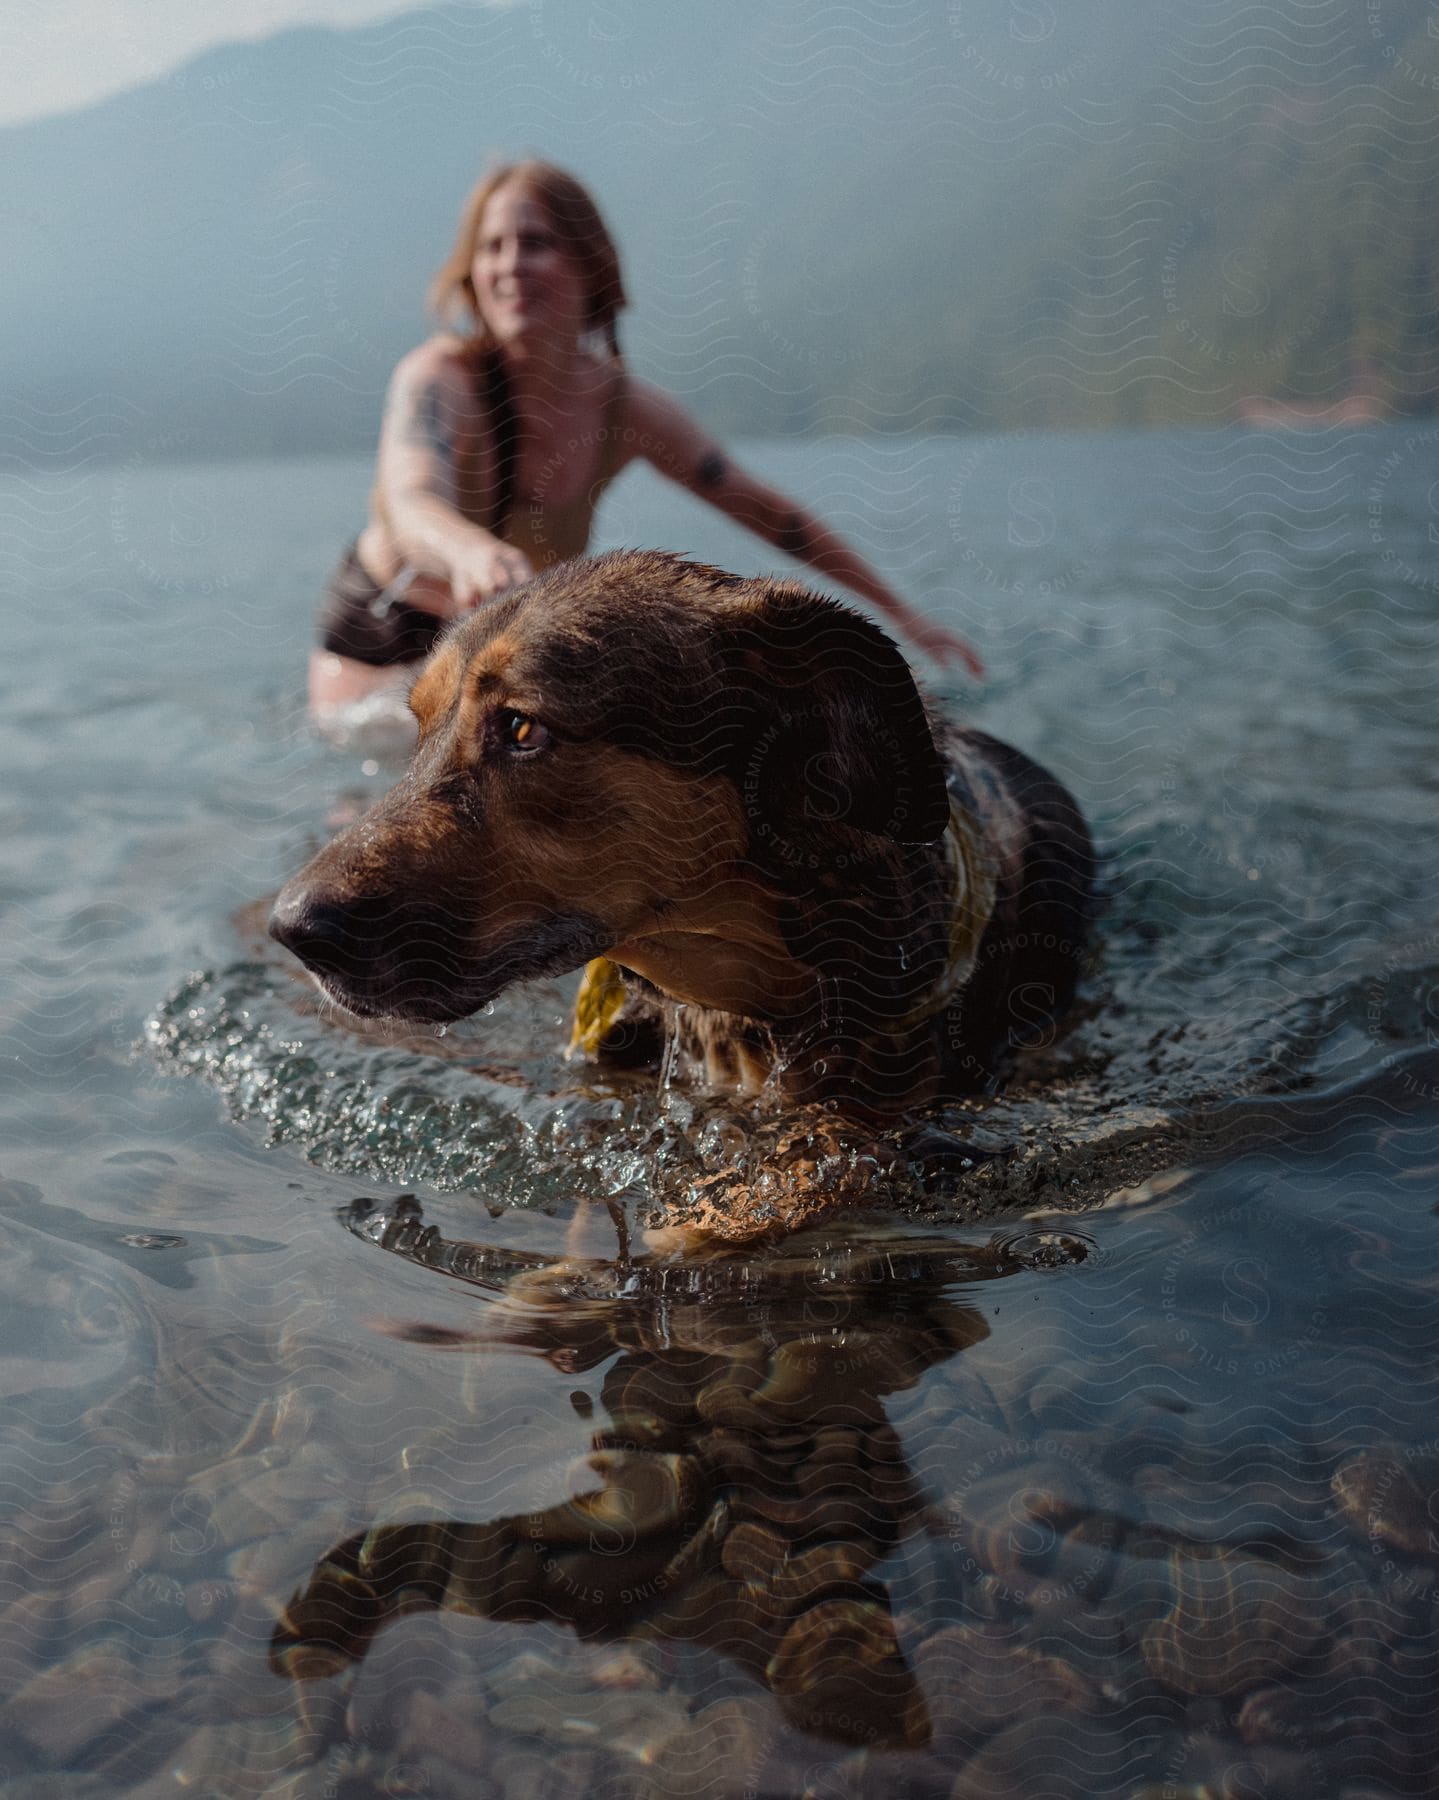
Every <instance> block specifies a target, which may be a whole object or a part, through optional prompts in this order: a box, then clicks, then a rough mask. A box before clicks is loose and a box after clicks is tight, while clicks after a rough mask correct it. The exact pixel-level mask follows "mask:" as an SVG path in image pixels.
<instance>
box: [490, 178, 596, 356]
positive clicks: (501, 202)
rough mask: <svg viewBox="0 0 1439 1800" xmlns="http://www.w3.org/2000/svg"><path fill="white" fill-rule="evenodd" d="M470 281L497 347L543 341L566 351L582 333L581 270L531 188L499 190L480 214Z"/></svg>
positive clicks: (582, 287)
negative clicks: (528, 340)
mask: <svg viewBox="0 0 1439 1800" xmlns="http://www.w3.org/2000/svg"><path fill="white" fill-rule="evenodd" d="M470 278H471V280H472V281H473V282H474V284H475V301H476V304H477V305H478V307H479V312H480V319H481V321H482V322H483V324H484V325H485V326H486V328H487V329H488V331H489V334H490V336H491V337H492V338H493V339H494V340H495V342H496V343H499V344H518V343H520V342H521V341H523V340H524V339H526V338H542V339H546V340H550V341H553V342H556V343H559V344H563V345H565V346H566V347H568V346H570V345H573V344H574V343H575V341H576V340H577V339H578V338H579V336H580V334H581V333H582V332H583V330H584V328H585V302H586V299H587V296H586V294H585V289H584V283H583V280H582V278H581V274H580V270H579V268H578V266H577V265H576V263H575V261H574V259H573V258H572V257H571V256H570V254H569V252H568V250H566V248H565V247H564V244H563V243H562V242H561V240H560V238H559V237H558V236H557V235H556V232H555V229H554V227H553V226H552V225H551V224H550V220H549V215H548V214H547V213H546V211H545V209H544V206H543V205H542V204H541V202H540V201H539V200H538V198H537V197H536V196H535V195H534V194H532V193H531V192H530V191H529V189H527V188H525V187H523V186H520V185H518V184H513V183H506V185H505V186H504V187H500V188H496V189H495V191H494V193H493V194H491V195H490V197H489V199H488V201H486V203H485V210H484V212H483V213H481V215H480V229H479V231H478V232H477V233H476V235H475V254H474V260H473V261H472V262H471V264H470Z"/></svg>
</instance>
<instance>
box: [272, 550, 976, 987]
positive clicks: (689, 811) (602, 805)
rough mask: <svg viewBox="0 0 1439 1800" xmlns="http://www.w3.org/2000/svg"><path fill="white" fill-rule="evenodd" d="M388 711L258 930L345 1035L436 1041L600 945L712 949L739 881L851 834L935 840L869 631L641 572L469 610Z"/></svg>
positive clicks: (808, 609) (820, 858) (775, 601)
mask: <svg viewBox="0 0 1439 1800" xmlns="http://www.w3.org/2000/svg"><path fill="white" fill-rule="evenodd" d="M410 704H411V708H412V710H413V711H414V713H415V716H416V718H417V720H418V721H419V727H420V741H419V746H418V748H417V750H416V752H415V757H414V760H413V763H412V764H411V767H410V769H409V772H408V773H407V774H406V776H405V777H404V779H403V780H402V781H401V782H400V783H399V784H398V785H397V786H396V787H395V788H393V789H392V790H391V792H390V793H389V794H387V795H386V796H385V798H384V799H383V800H381V801H380V802H379V804H378V805H377V806H375V807H374V808H373V809H372V810H371V811H370V812H369V813H367V814H366V815H365V817H364V818H363V819H361V820H360V821H359V822H358V823H357V824H355V825H353V826H351V827H350V828H349V829H348V830H347V831H345V832H343V833H342V834H341V835H340V836H339V837H337V838H336V839H335V841H334V842H333V843H332V844H330V845H329V846H328V848H326V849H325V850H323V851H321V852H320V854H319V855H318V856H317V857H315V859H314V860H313V861H312V862H311V863H310V864H309V865H308V867H307V868H305V869H304V870H303V871H302V872H301V873H300V874H299V875H297V876H296V877H295V878H294V880H293V881H291V882H290V883H289V885H288V886H287V887H286V888H285V890H284V892H283V893H282V894H281V895H280V897H279V899H278V901H277V902H276V905H275V910H274V914H273V916H272V918H271V923H270V929H271V932H272V934H273V935H274V936H275V937H276V938H278V939H279V941H280V942H281V943H283V944H285V945H287V946H288V947H289V948H290V949H291V950H293V951H294V952H295V954H296V955H297V956H299V957H300V959H301V960H302V961H303V962H304V963H305V964H306V965H307V966H308V967H309V968H310V969H311V970H313V971H314V973H315V974H316V975H318V976H319V977H320V979H321V982H322V984H323V986H324V987H325V988H326V990H327V991H328V992H329V993H330V994H331V995H332V996H333V997H334V998H335V999H337V1000H339V1001H341V1002H342V1003H343V1004H344V1005H345V1006H347V1007H349V1008H350V1009H351V1010H352V1011H355V1012H358V1013H364V1014H377V1013H393V1014H399V1015H402V1016H405V1017H409V1018H414V1019H423V1020H434V1021H440V1020H447V1019H455V1018H460V1017H463V1016H464V1015H465V1014H467V1013H471V1012H474V1011H476V1010H477V1009H478V1008H479V1007H481V1006H483V1005H484V1004H485V1002H486V1001H488V1000H489V999H491V998H492V997H493V996H494V995H495V994H497V993H499V992H500V990H501V989H502V988H505V987H507V986H508V985H509V984H510V983H511V982H514V981H519V980H523V979H525V978H527V977H531V976H537V975H554V974H560V973H563V972H565V971H567V970H570V969H574V968H577V967H579V965H580V964H581V963H583V962H585V961H586V960H587V959H589V958H590V957H592V956H597V955H600V954H601V953H602V952H605V951H609V950H613V949H615V948H616V947H617V946H623V945H626V944H632V943H634V942H636V941H639V940H644V939H649V938H655V939H658V938H661V937H667V938H675V937H677V936H678V937H685V938H686V939H687V938H688V936H689V935H697V936H698V937H700V938H706V937H708V938H710V939H713V940H714V941H716V942H720V941H722V940H723V939H724V937H725V916H726V909H727V908H730V909H733V908H734V907H735V906H736V905H739V902H737V901H736V899H735V896H736V895H737V894H742V893H743V892H744V891H745V889H744V883H745V882H748V883H750V884H751V887H752V888H753V889H754V891H756V892H757V891H759V890H760V889H761V888H763V889H764V890H765V891H766V892H770V893H773V891H774V889H775V886H776V884H779V885H781V886H782V885H783V882H784V878H785V871H786V869H793V870H796V871H798V870H801V869H803V870H809V871H813V870H814V869H816V868H823V867H825V866H827V862H828V861H829V860H835V861H842V860H843V859H844V852H845V849H846V846H853V845H854V844H856V843H859V842H861V841H863V840H864V839H866V838H871V839H872V838H873V836H874V835H876V834H877V835H879V836H881V837H887V838H892V839H898V840H900V841H902V842H909V841H914V842H930V841H933V840H934V839H935V838H937V837H939V836H940V835H941V834H942V833H943V831H944V828H945V824H946V821H947V818H948V802H947V797H946V793H945V786H944V775H943V770H942V767H941V764H940V760H939V756H938V753H937V751H936V749H935V745H934V741H933V738H932V736H931V733H930V729H929V725H928V722H927V720H926V717H925V712H924V707H923V704H922V702H921V700H920V698H919V695H918V693H917V691H916V689H915V685H914V681H913V679H912V677H911V675H910V673H909V670H908V668H907V666H906V664H905V662H904V659H903V658H902V657H901V656H900V654H899V651H898V650H897V649H896V647H895V645H894V644H893V643H892V642H891V640H890V639H889V638H888V637H886V636H885V634H884V633H883V632H882V631H880V630H879V629H878V627H877V626H875V625H873V624H871V623H870V622H869V621H868V620H867V619H865V618H863V617H862V616H861V615H859V614H858V613H855V612H853V611H851V610H849V609H848V608H846V607H843V606H840V605H837V604H836V603H835V602H833V601H830V600H825V599H821V598H819V597H818V596H816V595H813V594H810V593H808V592H806V591H805V590H804V589H802V588H800V587H797V586H793V585H790V584H781V583H775V582H766V581H743V580H740V579H739V578H738V577H736V576H732V575H727V574H724V573H722V572H721V571H719V570H716V569H710V568H705V567H702V566H700V565H697V564H693V563H687V562H683V561H681V560H680V559H678V558H676V557H671V556H666V555H661V554H659V553H658V552H621V553H616V554H613V555H610V556H604V557H599V558H595V559H593V560H591V559H584V560H580V561H576V562H571V563H565V564H561V565H560V566H559V567H557V568H555V569H553V570H551V571H549V572H548V573H547V574H545V575H542V576H540V577H539V578H538V579H536V580H534V581H532V582H530V583H528V584H527V585H526V586H525V587H523V588H521V589H519V590H517V591H516V592H514V593H513V594H511V595H508V596H506V597H505V598H503V599H501V600H499V601H496V602H493V603H491V604H489V605H487V606H486V607H484V608H483V609H482V610H481V611H480V612H478V613H477V614H475V615H474V616H473V617H471V618H470V619H468V620H466V621H465V622H464V623H463V624H461V625H459V626H458V627H456V628H455V629H454V630H453V631H451V632H450V633H449V634H448V635H447V636H446V638H445V639H444V641H443V642H442V643H441V644H440V645H439V647H438V648H437V649H436V650H435V652H434V654H433V655H432V656H431V657H430V659H429V661H428V662H427V663H426V665H425V666H424V668H423V670H422V671H421V673H420V675H419V677H418V679H417V680H416V682H415V685H414V688H413V690H412V693H411V697H410ZM739 910H740V911H743V906H742V905H739ZM621 960H624V959H623V958H621ZM661 985H663V982H662V983H661ZM681 997H690V998H693V997H696V996H695V995H693V994H685V995H682V996H681Z"/></svg>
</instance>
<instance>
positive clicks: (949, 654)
mask: <svg viewBox="0 0 1439 1800" xmlns="http://www.w3.org/2000/svg"><path fill="white" fill-rule="evenodd" d="M896 623H897V624H898V625H899V628H900V630H901V631H903V633H904V635H905V636H906V637H907V638H908V639H909V641H910V643H911V644H913V645H914V647H915V649H916V650H923V652H924V653H925V655H926V656H928V657H930V658H932V659H933V660H934V661H935V662H937V663H938V664H939V666H940V668H942V669H947V668H949V667H951V666H952V665H953V664H954V663H957V662H962V663H963V664H964V666H965V668H966V669H968V670H969V672H970V674H971V675H972V676H973V677H974V679H975V680H976V681H982V680H983V679H984V664H983V663H982V662H981V661H980V657H979V652H978V651H977V650H976V649H975V648H974V646H973V645H972V644H971V643H969V642H968V641H967V640H966V639H964V638H962V637H961V636H960V635H959V633H958V632H957V631H950V630H949V629H948V628H947V627H946V626H944V625H936V624H935V622H934V620H933V619H926V618H925V617H924V615H923V614H922V613H914V612H912V613H907V614H906V615H905V617H904V618H903V619H902V620H897V621H896Z"/></svg>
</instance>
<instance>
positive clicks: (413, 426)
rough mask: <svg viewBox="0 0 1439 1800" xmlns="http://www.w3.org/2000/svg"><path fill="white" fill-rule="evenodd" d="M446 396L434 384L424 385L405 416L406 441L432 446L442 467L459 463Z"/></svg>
mask: <svg viewBox="0 0 1439 1800" xmlns="http://www.w3.org/2000/svg"><path fill="white" fill-rule="evenodd" d="M446 410H447V409H446V406H445V400H444V396H443V395H442V394H441V393H440V391H439V390H438V388H436V387H434V386H433V385H431V386H428V387H424V388H421V390H420V392H419V393H418V394H417V395H416V396H415V398H414V400H413V402H412V403H411V404H410V405H408V406H406V407H405V409H404V412H403V415H402V419H401V426H402V429H403V431H404V435H405V442H406V443H407V444H413V445H414V446H415V448H416V449H419V450H428V451H430V453H431V454H432V455H433V456H434V458H435V460H436V461H437V462H438V463H439V465H440V467H441V468H442V469H445V470H446V471H449V470H452V469H453V468H454V464H455V439H454V434H453V432H452V431H451V430H450V423H449V420H448V418H447V417H446Z"/></svg>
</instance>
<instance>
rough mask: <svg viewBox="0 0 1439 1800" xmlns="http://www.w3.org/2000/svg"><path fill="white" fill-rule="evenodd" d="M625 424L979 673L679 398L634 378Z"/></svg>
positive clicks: (755, 521)
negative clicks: (738, 459)
mask: <svg viewBox="0 0 1439 1800" xmlns="http://www.w3.org/2000/svg"><path fill="white" fill-rule="evenodd" d="M629 423H630V424H631V425H632V426H633V427H634V430H635V433H636V442H637V444H638V446H639V454H641V455H643V456H644V457H645V458H646V459H647V460H648V461H649V462H650V463H652V464H653V465H654V467H655V468H656V469H658V470H659V472H660V474H662V475H666V476H668V477H669V479H670V480H671V481H676V482H678V483H679V484H680V486H681V487H686V488H688V489H689V490H690V492H691V493H692V494H696V495H698V496H699V498H700V499H701V500H707V501H708V502H709V504H710V505H711V506H713V507H716V508H717V509H718V510H719V511H720V512H722V513H725V514H726V515H727V516H728V517H729V518H731V519H734V520H735V521H736V522H737V523H739V524H741V525H743V526H745V527H746V528H747V529H748V530H750V531H752V532H753V533H754V534H755V536H756V537H759V538H763V539H764V541H765V542H766V543H767V544H773V545H774V547H775V548H776V549H777V550H782V551H783V552H784V553H785V555H786V556H793V557H794V558H795V559H796V560H797V561H799V562H803V563H808V565H809V566H810V568H812V569H817V570H818V571H819V573H820V574H821V575H827V576H829V577H830V579H831V580H833V581H839V582H843V584H844V585H845V586H846V587H847V588H851V589H852V590H853V591H854V592H855V593H856V594H862V595H863V596H864V598H865V599H866V600H872V601H873V602H874V604H875V605H876V606H877V607H878V608H879V610H880V611H881V612H882V613H884V615H885V616H886V617H887V618H888V619H889V620H890V621H891V623H892V624H893V625H894V626H895V628H896V629H897V630H898V631H900V632H901V633H903V635H904V636H905V637H906V638H908V640H909V641H910V643H911V644H913V645H914V646H915V648H916V649H919V650H923V651H925V652H926V654H927V655H929V656H932V657H933V658H934V660H935V661H936V662H937V663H939V664H940V665H941V667H943V666H946V665H948V664H950V663H953V662H956V661H958V662H963V664H964V665H965V667H966V668H967V669H968V670H969V672H970V674H971V675H974V676H980V675H983V673H984V664H983V663H982V662H981V661H980V659H979V656H978V655H977V653H976V652H975V650H974V649H973V647H972V646H971V645H970V644H968V643H966V641H965V640H964V639H963V638H962V637H960V636H959V635H958V634H957V633H956V632H953V631H949V630H947V629H946V627H944V626H943V625H937V624H935V623H934V622H933V621H932V620H930V619H927V618H925V616H924V614H923V613H920V612H917V611H916V610H915V609H914V608H913V607H912V606H910V605H909V604H908V602H907V601H905V600H903V599H901V598H900V596H899V595H898V594H896V593H895V591H894V589H893V588H891V587H890V586H889V585H888V584H887V583H886V582H884V581H883V580H882V579H881V578H880V576H879V574H878V572H877V571H876V570H875V569H873V568H871V566H870V565H869V564H868V563H867V562H866V561H865V560H864V558H863V557H862V556H860V554H859V553H858V551H856V550H854V549H853V548H852V547H851V546H850V545H849V544H847V543H846V542H845V540H844V539H843V538H842V537H840V536H839V534H838V533H837V532H835V531H832V530H831V529H830V528H829V527H828V526H827V525H826V524H824V522H823V521H822V520H820V519H818V518H816V517H815V515H814V514H813V513H812V512H810V511H808V510H807V509H806V508H805V507H802V506H800V505H799V504H798V503H797V502H796V501H794V500H792V499H790V497H789V496H788V495H787V494H783V493H781V492H780V491H779V489H778V488H773V487H770V486H769V484H768V483H767V482H763V481H760V480H759V479H758V477H757V476H754V475H751V474H750V473H749V471H748V470H746V469H742V468H741V467H740V466H739V465H738V464H737V463H734V462H731V461H730V459H729V458H728V457H727V456H726V455H725V453H724V451H723V450H722V449H721V448H720V446H719V445H718V444H717V443H716V442H715V440H714V439H713V438H712V437H710V435H709V434H708V432H705V431H702V430H701V429H700V427H699V426H698V425H697V424H696V423H695V422H694V420H693V419H692V418H691V417H690V416H689V414H688V413H687V412H686V411H685V409H684V408H683V407H682V406H681V405H680V404H679V402H678V401H677V400H674V399H672V398H671V397H670V396H669V395H668V394H666V393H663V392H661V390H660V389H659V388H655V387H651V386H650V385H649V383H648V382H642V381H633V380H632V381H631V383H630V395H629Z"/></svg>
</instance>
